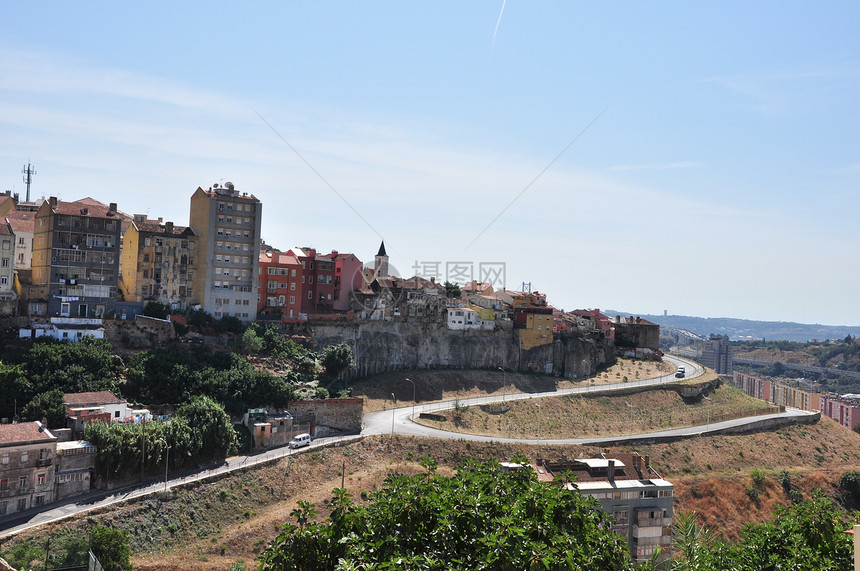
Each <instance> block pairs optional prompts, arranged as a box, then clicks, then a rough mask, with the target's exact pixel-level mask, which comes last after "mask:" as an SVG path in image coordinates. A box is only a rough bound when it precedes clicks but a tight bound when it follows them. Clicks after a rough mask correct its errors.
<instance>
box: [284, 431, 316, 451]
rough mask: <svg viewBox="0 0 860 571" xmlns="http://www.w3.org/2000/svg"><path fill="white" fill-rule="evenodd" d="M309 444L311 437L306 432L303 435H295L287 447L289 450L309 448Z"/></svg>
mask: <svg viewBox="0 0 860 571" xmlns="http://www.w3.org/2000/svg"><path fill="white" fill-rule="evenodd" d="M310 444H311V435H310V434H308V433H307V432H306V433H304V434H299V435H296V437H295V438H293V439H292V440H290V443H289V444H288V446H289V447H290V448H301V447H302V446H310Z"/></svg>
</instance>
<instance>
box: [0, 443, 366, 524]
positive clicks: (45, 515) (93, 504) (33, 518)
mask: <svg viewBox="0 0 860 571" xmlns="http://www.w3.org/2000/svg"><path fill="white" fill-rule="evenodd" d="M359 438H361V436H359V435H354V436H338V437H328V438H318V439H316V440H314V441H313V443H312V444H311V445H310V446H308V447H306V448H300V449H298V450H294V451H291V450H290V449H289V448H287V447H286V446H284V447H283V448H276V449H274V450H268V451H266V452H263V453H260V454H252V455H249V456H234V457H232V458H228V459H227V460H225V461H224V462H222V463H221V464H218V465H213V466H210V467H208V468H203V469H201V470H196V471H193V472H188V473H186V474H182V475H178V476H174V477H172V478H169V479H168V480H167V488H168V489H170V488H173V487H175V486H181V485H184V484H188V483H191V482H199V481H200V480H206V479H209V478H212V477H215V476H219V475H223V474H226V473H228V472H232V471H234V470H241V469H242V468H246V467H248V466H254V465H256V464H260V463H262V462H268V461H270V460H275V459H278V458H283V457H285V456H289V455H290V454H303V453H305V452H307V451H308V450H313V449H314V448H320V447H323V446H329V445H331V444H333V443H338V442H348V441H350V440H356V439H359ZM164 489H165V483H164V480H161V481H159V482H154V483H151V484H146V485H136V486H129V487H126V488H121V489H118V490H112V491H109V492H105V491H97V492H93V493H90V494H86V495H83V496H75V497H74V498H70V499H69V500H67V501H65V503H51V504H48V505H47V506H46V507H45V508H43V509H41V510H28V511H26V512H24V513H23V514H12V515H11V516H8V517H3V518H0V537H4V536H7V535H12V534H15V533H18V532H21V531H24V530H25V529H28V528H31V527H35V526H38V525H42V524H45V523H49V522H52V521H56V520H59V519H63V518H65V517H68V516H71V515H79V514H81V513H84V512H87V511H90V510H94V509H97V508H101V507H104V506H108V505H111V504H116V503H119V502H124V501H126V500H130V499H132V498H138V497H140V496H147V495H150V494H155V493H159V492H163V491H164Z"/></svg>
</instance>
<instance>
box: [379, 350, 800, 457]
mask: <svg viewBox="0 0 860 571" xmlns="http://www.w3.org/2000/svg"><path fill="white" fill-rule="evenodd" d="M663 359H664V360H666V361H669V362H671V363H672V364H674V365H675V366H676V367H679V366H682V365H683V366H684V367H685V369H686V371H687V376H686V377H685V378H684V379H676V378H675V374H674V372H673V373H671V374H669V375H664V376H662V377H655V378H653V379H644V380H641V381H630V382H626V383H614V384H608V385H600V386H599V387H591V386H583V387H575V388H569V389H560V390H557V391H550V392H542V393H513V394H508V395H493V396H487V397H476V398H470V399H459V400H458V402H459V404H460V405H462V406H477V405H483V404H491V403H500V402H503V401H514V400H526V399H541V398H547V397H557V396H565V395H576V394H588V393H590V392H601V393H603V392H607V391H610V392H611V391H621V390H629V389H630V388H631V387H640V386H648V385H661V384H668V383H674V382H681V381H683V380H688V379H691V378H696V377H699V376H701V375H703V374H704V372H705V371H704V369H703V368H702V366H701V365H699V364H698V363H695V362H693V361H687V360H685V359H680V358H678V357H670V356H665V357H664V358H663ZM454 402H455V401H444V402H435V403H429V404H416V405H414V406H413V405H408V406H404V407H399V408H394V409H389V410H382V411H377V412H370V413H367V414H365V415H364V429H363V430H362V434H366V435H370V434H403V435H409V436H426V437H432V438H447V439H454V438H457V439H462V440H474V441H481V442H520V443H526V444H600V443H604V442H634V441H639V440H649V439H653V438H659V437H666V436H696V435H701V434H707V433H710V432H719V431H721V430H724V429H726V428H729V427H734V426H743V425H745V424H752V423H756V422H760V421H763V420H767V419H770V418H777V417H783V418H784V417H786V416H807V415H810V414H815V413H811V412H808V411H802V410H796V409H787V410H786V411H785V412H783V413H780V414H770V415H759V416H755V417H747V418H738V419H734V420H727V421H723V422H713V423H709V424H707V425H700V426H688V427H683V428H674V429H671V430H662V431H659V432H648V433H641V434H630V435H627V436H620V435H619V436H612V437H605V436H604V437H591V438H565V439H538V438H503V437H498V436H482V435H477V434H466V433H460V432H450V431H447V430H440V429H438V428H431V427H429V426H424V425H422V424H418V423H416V422H414V421H413V420H412V419H413V418H414V415H418V414H421V413H422V412H438V411H443V410H451V409H453V408H454ZM413 411H414V412H413Z"/></svg>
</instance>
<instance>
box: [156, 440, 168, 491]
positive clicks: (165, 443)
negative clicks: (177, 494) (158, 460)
mask: <svg viewBox="0 0 860 571" xmlns="http://www.w3.org/2000/svg"><path fill="white" fill-rule="evenodd" d="M158 440H160V441H161V442H163V443H164V445H165V446H167V450H165V452H164V491H165V492H166V491H167V465H168V461H169V460H170V446H168V444H167V440H165V439H164V438H159V439H158Z"/></svg>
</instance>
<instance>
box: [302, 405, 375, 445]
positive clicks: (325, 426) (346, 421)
mask: <svg viewBox="0 0 860 571" xmlns="http://www.w3.org/2000/svg"><path fill="white" fill-rule="evenodd" d="M287 410H288V411H289V412H290V414H292V415H293V416H294V417H296V419H297V421H299V422H302V423H303V421H302V420H301V419H303V418H309V417H312V418H313V419H314V422H313V425H314V427H315V428H314V430H313V431H311V436H313V437H314V438H318V437H320V436H327V435H328V434H334V433H338V432H346V433H349V432H359V431H361V417H362V414H363V413H364V400H363V399H359V398H351V399H327V400H307V401H293V402H290V404H289V406H288V407H287Z"/></svg>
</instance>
